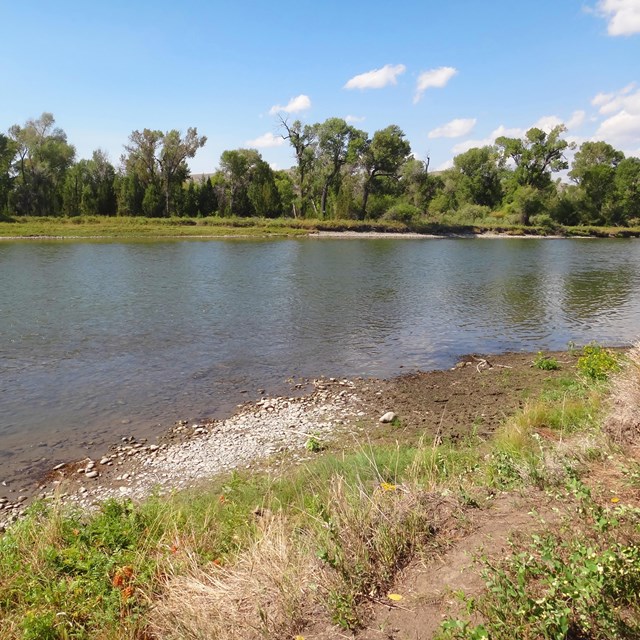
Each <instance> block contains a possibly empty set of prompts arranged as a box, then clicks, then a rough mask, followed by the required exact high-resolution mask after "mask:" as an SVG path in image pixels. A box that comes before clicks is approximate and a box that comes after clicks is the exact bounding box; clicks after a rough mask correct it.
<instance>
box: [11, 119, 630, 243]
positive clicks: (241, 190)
mask: <svg viewBox="0 0 640 640" xmlns="http://www.w3.org/2000/svg"><path fill="white" fill-rule="evenodd" d="M278 128H279V132H280V135H281V136H282V138H283V139H284V140H286V141H287V142H288V143H289V145H290V147H291V151H292V156H293V158H294V160H295V162H294V165H293V166H292V167H291V168H289V169H281V170H274V169H273V168H272V167H270V166H269V164H268V163H267V162H265V161H264V160H263V159H262V157H261V155H260V153H259V152H258V151H257V150H255V149H233V150H227V151H224V152H223V153H222V155H221V157H220V159H219V161H218V168H217V169H216V170H215V171H214V172H213V173H211V174H202V175H199V176H191V175H190V172H189V168H188V165H187V161H188V160H189V159H190V158H193V157H194V155H195V153H196V152H197V151H198V150H199V149H201V148H202V147H203V146H204V145H205V144H206V136H202V135H199V134H198V132H197V129H195V128H189V129H188V130H187V132H186V133H185V134H182V133H180V132H179V131H177V130H171V131H167V132H163V131H158V130H151V129H143V130H142V131H139V130H136V131H133V132H132V133H131V135H130V137H129V140H128V142H127V143H126V144H125V145H124V146H123V154H122V156H121V158H120V159H119V163H118V165H117V166H115V165H114V164H112V163H111V161H110V159H109V158H108V157H107V156H106V154H105V153H104V152H103V151H101V150H99V149H98V150H96V151H95V152H94V153H93V155H92V157H91V158H90V159H77V158H76V152H75V148H74V146H73V144H71V143H70V142H69V141H68V140H67V136H66V134H65V132H64V131H63V130H61V129H60V128H58V127H56V125H55V119H54V117H53V115H52V114H50V113H43V114H42V115H41V116H40V117H39V118H35V119H30V120H27V121H26V122H25V123H24V124H23V125H18V124H16V125H13V126H11V127H10V128H9V129H8V131H7V133H6V134H4V133H0V214H1V215H2V216H3V218H2V219H3V220H4V221H5V222H7V223H8V224H10V225H11V226H15V230H16V231H15V232H14V234H11V232H10V231H9V230H8V229H7V228H3V229H2V230H1V232H2V234H3V235H24V232H22V231H19V229H20V225H24V224H27V220H28V219H29V218H33V217H34V216H47V217H55V218H61V217H67V218H72V219H75V218H76V217H78V216H95V217H97V218H103V217H109V216H121V217H124V218H127V219H128V218H129V217H134V218H150V219H164V220H165V221H166V220H168V219H173V218H184V219H185V224H194V225H198V224H200V222H199V219H201V218H203V219H206V220H207V221H208V222H205V223H204V224H205V225H213V226H217V225H222V226H223V227H229V228H230V229H235V228H236V227H237V226H238V225H239V224H240V222H238V221H237V219H245V218H246V219H254V222H253V223H252V224H249V225H248V226H251V227H255V225H256V224H258V225H259V226H261V227H262V228H263V229H264V230H265V231H267V232H270V231H273V227H272V226H271V224H270V223H269V222H268V221H269V219H280V218H283V219H285V220H288V221H289V223H290V224H288V225H287V223H285V222H282V221H281V222H279V223H278V225H279V226H281V231H282V230H284V228H286V227H287V226H288V227H289V229H288V231H289V232H290V231H291V230H292V229H300V228H301V227H300V225H302V228H304V226H305V223H307V221H309V223H308V224H309V225H310V226H311V227H312V228H320V227H322V226H323V225H327V224H330V225H331V226H332V228H334V229H335V228H341V227H342V226H347V227H349V228H355V229H361V228H363V227H360V226H359V225H358V224H357V223H363V224H364V225H365V226H366V227H369V228H368V230H371V229H370V227H371V226H374V227H377V228H379V229H381V230H386V229H387V228H388V227H387V225H390V226H391V227H392V228H407V229H410V230H415V231H420V232H424V231H422V230H423V229H430V230H434V229H438V228H440V229H443V230H447V229H451V228H458V227H460V226H462V227H465V228H480V229H483V228H502V227H506V228H513V229H515V230H516V232H521V231H518V230H520V228H523V229H525V230H526V229H529V228H532V230H533V232H534V233H540V232H543V233H552V232H555V231H558V230H559V231H563V229H564V228H568V233H573V232H572V231H571V229H572V228H574V227H580V228H581V229H583V230H584V229H585V227H611V228H614V229H622V230H624V229H625V228H629V227H631V228H634V229H635V233H637V230H638V227H639V220H640V213H639V212H640V189H639V188H638V184H639V180H640V159H639V158H636V157H625V155H624V153H622V152H621V151H619V150H617V149H615V148H614V147H613V146H611V145H610V144H608V143H606V142H603V141H588V142H584V143H583V144H582V145H581V146H580V148H579V149H575V148H574V145H573V143H570V142H568V141H567V140H565V139H564V138H563V136H564V134H565V132H566V129H565V127H564V126H563V125H558V126H556V127H554V128H553V129H551V130H550V131H543V130H542V129H539V128H532V129H530V130H529V131H527V132H526V134H525V135H524V136H523V137H522V138H510V137H504V136H503V137H499V138H498V139H497V140H496V141H495V144H493V145H489V146H483V147H480V148H473V149H470V150H468V151H465V152H464V153H461V154H459V155H458V156H456V157H455V158H454V159H453V166H452V167H451V168H449V169H446V170H440V171H433V170H431V167H430V166H429V159H428V158H427V159H426V160H420V159H418V158H416V157H415V155H414V154H413V153H412V150H411V146H410V144H409V142H408V140H407V139H406V137H405V135H404V132H403V131H402V130H401V129H400V128H399V127H398V126H397V125H393V124H392V125H389V126H388V127H385V128H384V129H380V130H378V131H375V132H374V133H373V134H369V133H368V132H366V131H363V130H360V129H357V128H356V127H354V126H352V125H349V124H348V123H347V122H345V121H344V120H342V119H340V118H329V119H327V120H325V121H324V122H318V123H315V124H303V123H302V122H300V121H299V120H296V121H294V122H289V121H287V120H285V119H281V120H280V122H279V123H278ZM569 151H575V154H574V155H573V158H572V160H571V162H569V160H568V159H567V152H569ZM216 218H221V219H226V222H222V221H220V222H218V221H216V220H215V219H216ZM229 220H234V223H233V224H230V222H229ZM256 220H259V221H260V222H256ZM352 223H354V224H355V227H352V226H350V225H351V224H352ZM34 224H35V225H36V226H37V225H39V224H44V223H42V222H35V221H34ZM135 224H136V223H134V222H127V223H126V225H135ZM144 224H145V225H147V226H148V227H151V226H153V224H154V223H151V222H147V223H144ZM158 224H159V223H158ZM171 224H172V225H175V226H179V222H178V221H177V220H174V221H173V222H172V223H171ZM126 225H125V224H123V225H122V226H123V227H124V226H126ZM278 225H276V226H278ZM333 225H335V226H333ZM395 225H398V227H395ZM140 226H143V225H142V224H141V225H140ZM159 226H160V225H159ZM147 231H148V229H147ZM228 232H229V231H228V229H226V228H225V231H224V233H228ZM622 232H623V231H621V233H622ZM597 233H598V232H597ZM600 233H605V234H606V232H600ZM183 234H184V235H186V231H184V230H183V232H182V233H180V235H183ZM80 235H85V234H83V233H80Z"/></svg>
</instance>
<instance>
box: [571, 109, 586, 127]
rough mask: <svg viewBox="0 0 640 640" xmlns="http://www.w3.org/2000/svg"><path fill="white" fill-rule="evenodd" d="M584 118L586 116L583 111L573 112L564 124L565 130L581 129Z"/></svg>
mask: <svg viewBox="0 0 640 640" xmlns="http://www.w3.org/2000/svg"><path fill="white" fill-rule="evenodd" d="M586 118H587V114H586V112H585V111H582V110H581V109H579V110H577V111H574V112H573V113H572V114H571V117H570V118H569V119H568V120H567V122H566V125H567V129H569V130H572V129H577V128H578V127H581V126H582V125H583V124H584V121H585V120H586Z"/></svg>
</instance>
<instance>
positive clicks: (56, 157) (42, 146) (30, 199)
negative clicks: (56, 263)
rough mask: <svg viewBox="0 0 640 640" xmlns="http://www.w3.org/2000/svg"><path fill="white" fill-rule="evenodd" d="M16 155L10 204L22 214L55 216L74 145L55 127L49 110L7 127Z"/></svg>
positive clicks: (59, 208) (57, 211)
mask: <svg viewBox="0 0 640 640" xmlns="http://www.w3.org/2000/svg"><path fill="white" fill-rule="evenodd" d="M9 137H10V138H11V140H12V142H13V147H14V148H15V151H16V154H15V156H14V162H13V167H12V171H13V173H14V174H15V176H16V178H15V183H14V190H13V191H12V193H11V200H10V204H11V205H12V207H13V208H14V209H15V210H16V212H17V213H19V214H22V215H57V214H59V213H60V211H61V207H62V185H63V184H64V177H65V173H66V171H67V169H69V167H70V166H71V165H72V163H73V160H74V157H75V153H76V151H75V148H74V147H73V146H72V145H70V144H69V143H68V142H67V135H66V133H65V132H64V131H63V130H62V129H60V128H58V127H55V118H54V117H53V115H52V114H51V113H43V114H42V115H41V116H40V117H39V118H37V119H35V120H27V122H26V123H25V126H24V127H21V126H20V125H13V126H12V127H11V128H10V129H9Z"/></svg>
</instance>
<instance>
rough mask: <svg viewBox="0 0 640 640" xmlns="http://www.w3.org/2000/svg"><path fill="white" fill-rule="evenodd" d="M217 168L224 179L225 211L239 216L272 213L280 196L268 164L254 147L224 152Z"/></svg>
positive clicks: (275, 212) (277, 209)
mask: <svg viewBox="0 0 640 640" xmlns="http://www.w3.org/2000/svg"><path fill="white" fill-rule="evenodd" d="M220 170H221V172H222V174H223V176H224V179H225V185H226V188H225V189H224V193H225V196H226V206H225V213H227V214H230V215H239V216H250V215H259V216H273V215H277V214H278V212H279V211H280V197H279V194H278V189H277V187H276V184H275V179H274V174H273V170H272V169H271V167H270V166H269V165H268V164H267V163H266V162H265V161H264V160H263V159H262V156H261V155H260V153H259V152H258V151H257V150H256V149H235V150H230V151H224V152H223V153H222V155H221V156H220Z"/></svg>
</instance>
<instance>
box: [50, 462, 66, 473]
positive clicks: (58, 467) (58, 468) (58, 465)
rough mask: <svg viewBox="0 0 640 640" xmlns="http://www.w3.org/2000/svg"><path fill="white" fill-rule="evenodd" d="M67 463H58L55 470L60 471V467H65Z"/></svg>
mask: <svg viewBox="0 0 640 640" xmlns="http://www.w3.org/2000/svg"><path fill="white" fill-rule="evenodd" d="M65 464H66V462H61V463H60V464H57V465H56V466H55V467H53V470H54V471H59V470H60V469H62V468H63V467H64V465H65Z"/></svg>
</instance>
